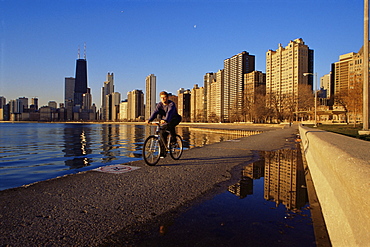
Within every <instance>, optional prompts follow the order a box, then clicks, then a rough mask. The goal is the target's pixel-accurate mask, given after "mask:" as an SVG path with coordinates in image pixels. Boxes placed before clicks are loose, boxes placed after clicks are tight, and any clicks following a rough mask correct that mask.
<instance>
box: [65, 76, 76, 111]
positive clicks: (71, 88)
mask: <svg viewBox="0 0 370 247" xmlns="http://www.w3.org/2000/svg"><path fill="white" fill-rule="evenodd" d="M74 92H75V78H73V77H66V78H64V105H65V106H67V105H68V103H69V102H73V101H74Z"/></svg>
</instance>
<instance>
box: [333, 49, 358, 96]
mask: <svg viewBox="0 0 370 247" xmlns="http://www.w3.org/2000/svg"><path fill="white" fill-rule="evenodd" d="M355 57H356V53H354V52H350V53H347V54H344V55H341V56H339V61H338V62H336V63H334V92H335V94H339V93H342V94H348V89H349V87H350V84H351V83H353V76H354V63H355ZM351 81H352V82H351Z"/></svg>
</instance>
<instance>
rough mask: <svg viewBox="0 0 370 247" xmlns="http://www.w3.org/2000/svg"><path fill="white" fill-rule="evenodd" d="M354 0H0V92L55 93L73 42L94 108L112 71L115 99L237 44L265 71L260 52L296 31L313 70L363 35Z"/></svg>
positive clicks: (181, 79) (199, 67)
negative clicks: (82, 60)
mask: <svg viewBox="0 0 370 247" xmlns="http://www.w3.org/2000/svg"><path fill="white" fill-rule="evenodd" d="M363 5H364V3H363V0H104V1H103V0H0V96H4V97H5V98H6V100H7V102H8V101H9V100H12V99H17V98H19V97H27V98H29V103H31V98H32V97H37V98H38V99H39V107H40V106H43V105H47V103H48V102H49V101H56V102H58V103H63V102H64V79H65V77H74V76H75V67H76V59H77V58H78V48H79V47H80V56H81V58H83V55H84V44H86V59H87V67H88V68H87V70H88V87H90V88H91V92H92V95H93V102H94V103H95V104H96V105H97V106H98V107H100V105H101V88H102V86H103V83H104V81H106V78H107V74H108V72H109V73H112V72H113V73H114V85H115V91H116V92H119V93H121V98H122V99H126V98H127V92H129V91H132V90H134V89H140V90H143V92H144V93H145V78H146V76H148V75H149V74H155V75H156V77H157V91H158V92H160V91H163V90H166V91H168V92H172V93H173V94H177V90H178V89H179V88H185V89H191V88H193V86H194V85H195V84H198V85H199V86H203V76H204V75H205V74H206V73H208V72H217V71H218V70H219V69H223V62H224V60H225V59H227V58H230V57H232V56H234V55H236V54H238V53H240V52H242V51H247V52H249V54H251V55H255V57H256V66H255V67H256V70H259V71H262V72H266V70H265V67H266V64H265V63H266V62H265V59H266V52H267V51H268V50H276V49H278V46H279V44H282V46H283V47H286V46H287V45H288V43H289V42H290V41H291V40H294V39H297V38H302V39H303V41H304V42H305V44H306V45H308V46H309V48H310V49H313V50H314V71H315V72H317V74H318V81H319V80H320V79H319V78H320V77H321V76H323V75H325V74H328V73H329V72H330V68H331V64H332V63H334V62H337V61H338V60H339V56H340V55H343V54H346V53H349V52H358V51H359V50H360V48H361V46H362V44H363V23H364V22H363Z"/></svg>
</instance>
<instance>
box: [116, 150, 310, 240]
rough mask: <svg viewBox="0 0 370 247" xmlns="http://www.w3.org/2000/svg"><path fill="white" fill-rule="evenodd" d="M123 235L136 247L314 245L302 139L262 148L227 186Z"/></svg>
mask: <svg viewBox="0 0 370 247" xmlns="http://www.w3.org/2000/svg"><path fill="white" fill-rule="evenodd" d="M123 236H124V237H123ZM123 239H125V240H126V241H127V240H128V239H129V242H127V244H129V245H134V246H316V243H315V236H314V229H313V224H312V219H311V213H310V206H309V202H308V196H307V186H306V181H305V172H304V168H303V162H302V154H301V152H300V147H299V144H297V145H296V148H294V149H282V150H276V151H262V152H259V160H258V161H256V162H253V163H250V164H248V165H246V166H244V167H242V168H241V172H240V180H239V181H238V182H237V183H235V184H233V185H230V186H228V187H227V190H226V191H224V192H222V193H219V194H216V195H214V196H213V197H212V198H211V199H209V200H206V201H205V202H201V203H198V204H195V205H193V206H192V207H191V208H190V209H189V210H187V211H186V212H185V213H183V214H181V215H180V216H178V217H176V218H175V219H169V220H168V221H166V222H161V223H159V222H155V223H154V222H153V223H152V227H150V226H147V229H141V230H139V231H137V232H136V233H135V234H130V236H128V235H126V236H125V234H123V235H122V236H121V240H123Z"/></svg>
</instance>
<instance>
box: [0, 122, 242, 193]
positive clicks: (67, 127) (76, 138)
mask: <svg viewBox="0 0 370 247" xmlns="http://www.w3.org/2000/svg"><path fill="white" fill-rule="evenodd" d="M154 132H155V126H148V125H135V124H115V123H112V124H90V123H83V124H81V123H78V124H76V123H54V124H47V123H17V124H12V123H2V124H1V135H2V138H3V140H6V141H4V142H2V146H1V159H0V162H1V165H0V168H1V169H0V181H1V182H0V190H2V189H7V188H12V187H17V186H21V185H24V184H29V183H32V182H37V181H42V180H46V179H50V178H55V177H58V176H63V175H67V174H71V173H76V172H81V171H87V170H91V169H94V168H97V167H99V166H104V165H113V164H123V163H127V162H130V161H134V160H139V159H141V156H142V145H143V142H144V140H145V138H146V137H147V136H149V135H150V134H154ZM177 132H178V134H180V135H181V136H182V137H183V140H184V147H185V149H188V148H193V147H200V146H203V145H206V144H210V143H214V142H219V141H223V140H227V139H234V138H236V136H235V135H227V134H218V133H203V132H202V131H190V130H189V128H188V127H178V128H177Z"/></svg>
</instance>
